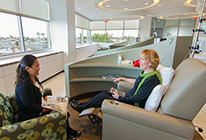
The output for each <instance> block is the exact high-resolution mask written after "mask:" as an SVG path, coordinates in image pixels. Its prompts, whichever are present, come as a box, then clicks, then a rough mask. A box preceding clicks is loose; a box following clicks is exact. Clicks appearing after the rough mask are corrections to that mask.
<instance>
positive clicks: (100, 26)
mask: <svg viewBox="0 0 206 140" xmlns="http://www.w3.org/2000/svg"><path fill="white" fill-rule="evenodd" d="M91 29H97V30H101V29H103V30H104V29H105V22H104V21H92V22H91Z"/></svg>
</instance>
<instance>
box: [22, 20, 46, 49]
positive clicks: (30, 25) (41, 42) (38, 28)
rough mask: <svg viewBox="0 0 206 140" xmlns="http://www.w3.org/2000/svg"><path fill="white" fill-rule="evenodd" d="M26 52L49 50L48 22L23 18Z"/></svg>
mask: <svg viewBox="0 0 206 140" xmlns="http://www.w3.org/2000/svg"><path fill="white" fill-rule="evenodd" d="M22 26H23V34H24V44H25V50H26V51H32V50H40V49H45V48H48V35H47V22H45V21H42V20H36V19H31V18H26V17H22Z"/></svg>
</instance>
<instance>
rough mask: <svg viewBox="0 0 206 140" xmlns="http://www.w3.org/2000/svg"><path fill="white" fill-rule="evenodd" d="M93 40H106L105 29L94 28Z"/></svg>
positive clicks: (92, 32)
mask: <svg viewBox="0 0 206 140" xmlns="http://www.w3.org/2000/svg"><path fill="white" fill-rule="evenodd" d="M91 36H92V37H91V39H92V42H105V30H92V31H91Z"/></svg>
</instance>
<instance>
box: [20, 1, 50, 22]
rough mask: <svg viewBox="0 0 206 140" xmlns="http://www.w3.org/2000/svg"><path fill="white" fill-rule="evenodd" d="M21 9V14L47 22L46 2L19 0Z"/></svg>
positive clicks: (47, 9)
mask: <svg viewBox="0 0 206 140" xmlns="http://www.w3.org/2000/svg"><path fill="white" fill-rule="evenodd" d="M21 8H22V13H23V14H26V15H30V16H34V17H38V18H41V19H45V20H49V8H48V1H47V0H21Z"/></svg>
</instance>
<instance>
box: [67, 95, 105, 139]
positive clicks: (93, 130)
mask: <svg viewBox="0 0 206 140" xmlns="http://www.w3.org/2000/svg"><path fill="white" fill-rule="evenodd" d="M87 100H89V99H88V98H87V99H82V100H79V101H80V102H85V101H87ZM69 112H70V114H71V116H70V118H69V122H70V125H71V127H72V128H73V129H75V130H79V131H81V132H82V134H81V136H80V137H79V138H77V140H101V138H102V129H101V128H100V127H99V126H98V125H97V124H92V122H91V121H90V120H89V118H88V116H83V117H79V116H78V115H79V113H78V112H76V111H75V110H73V109H72V108H71V106H70V105H69Z"/></svg>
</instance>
